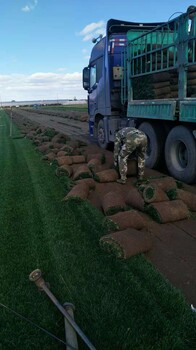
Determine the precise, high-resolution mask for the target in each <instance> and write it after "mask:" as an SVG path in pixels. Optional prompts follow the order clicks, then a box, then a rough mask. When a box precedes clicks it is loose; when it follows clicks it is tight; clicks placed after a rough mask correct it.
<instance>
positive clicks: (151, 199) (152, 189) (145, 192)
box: [139, 185, 168, 203]
mask: <svg viewBox="0 0 196 350" xmlns="http://www.w3.org/2000/svg"><path fill="white" fill-rule="evenodd" d="M139 190H140V191H141V193H142V196H143V199H144V201H145V202H146V203H155V202H163V201H168V196H167V195H166V193H165V192H164V191H163V190H162V189H161V188H159V187H157V186H155V185H154V186H153V185H146V186H140V187H139Z"/></svg>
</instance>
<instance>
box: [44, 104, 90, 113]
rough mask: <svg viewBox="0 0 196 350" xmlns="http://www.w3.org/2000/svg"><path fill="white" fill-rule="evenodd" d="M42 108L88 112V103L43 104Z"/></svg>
mask: <svg viewBox="0 0 196 350" xmlns="http://www.w3.org/2000/svg"><path fill="white" fill-rule="evenodd" d="M41 108H42V109H56V110H59V111H77V112H87V111H88V107H87V103H81V104H70V105H63V106H52V105H51V106H43V107H41Z"/></svg>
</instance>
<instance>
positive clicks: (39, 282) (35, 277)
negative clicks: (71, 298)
mask: <svg viewBox="0 0 196 350" xmlns="http://www.w3.org/2000/svg"><path fill="white" fill-rule="evenodd" d="M29 279H30V281H32V282H35V284H36V286H37V287H38V288H39V289H40V290H43V291H44V292H45V293H46V294H47V296H48V297H49V298H50V300H51V301H52V302H53V303H54V304H55V305H56V307H57V308H58V309H59V311H60V312H61V313H62V314H63V316H64V317H65V318H66V319H67V320H68V321H69V323H70V324H71V326H72V327H73V328H74V329H75V331H76V332H77V333H78V335H79V336H80V337H81V338H82V340H83V341H84V343H85V344H86V345H87V346H88V347H89V349H91V350H96V348H95V347H94V346H93V345H92V344H91V342H90V341H89V340H88V338H87V337H86V335H85V334H84V333H83V332H82V330H81V329H80V327H79V326H78V325H77V323H76V322H75V321H74V320H73V319H72V317H71V316H70V315H69V313H68V312H67V311H66V310H65V309H64V307H63V306H62V305H61V304H60V303H59V301H58V300H57V299H56V297H55V296H54V294H52V292H51V291H50V289H49V288H48V286H47V285H46V282H45V281H44V279H43V277H42V273H41V270H39V269H36V270H34V271H32V272H31V273H30V275H29Z"/></svg>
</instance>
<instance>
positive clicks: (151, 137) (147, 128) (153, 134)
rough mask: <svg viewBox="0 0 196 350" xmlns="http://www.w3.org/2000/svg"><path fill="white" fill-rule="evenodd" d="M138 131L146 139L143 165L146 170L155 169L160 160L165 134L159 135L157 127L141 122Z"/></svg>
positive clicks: (158, 127) (159, 130) (159, 131)
mask: <svg viewBox="0 0 196 350" xmlns="http://www.w3.org/2000/svg"><path fill="white" fill-rule="evenodd" d="M138 129H139V130H141V131H143V132H144V133H145V134H146V136H147V138H148V147H147V152H146V159H145V165H146V167H147V168H151V169H152V168H155V167H156V166H157V165H158V163H159V161H160V159H161V153H162V150H163V146H164V137H163V136H164V134H165V132H164V131H163V133H161V129H160V126H159V125H157V124H154V125H153V124H151V123H149V122H143V123H142V124H140V126H139V127H138Z"/></svg>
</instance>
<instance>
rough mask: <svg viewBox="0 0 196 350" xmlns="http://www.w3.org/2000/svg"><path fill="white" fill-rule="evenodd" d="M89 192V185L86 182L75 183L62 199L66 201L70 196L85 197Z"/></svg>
mask: <svg viewBox="0 0 196 350" xmlns="http://www.w3.org/2000/svg"><path fill="white" fill-rule="evenodd" d="M88 194H89V187H88V186H87V184H85V183H83V184H77V185H75V186H74V187H73V188H72V189H71V191H70V192H69V193H68V194H67V195H66V196H65V197H64V198H63V200H65V201H67V200H68V199H70V198H79V199H87V198H88Z"/></svg>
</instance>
